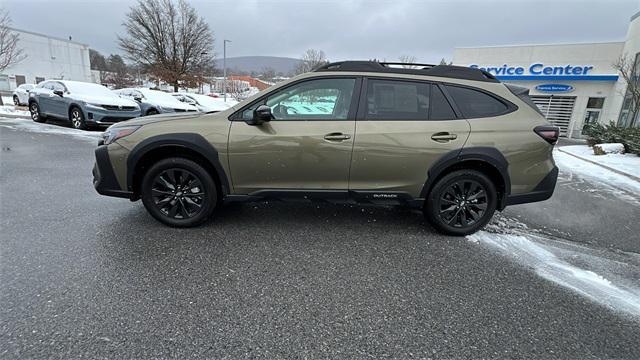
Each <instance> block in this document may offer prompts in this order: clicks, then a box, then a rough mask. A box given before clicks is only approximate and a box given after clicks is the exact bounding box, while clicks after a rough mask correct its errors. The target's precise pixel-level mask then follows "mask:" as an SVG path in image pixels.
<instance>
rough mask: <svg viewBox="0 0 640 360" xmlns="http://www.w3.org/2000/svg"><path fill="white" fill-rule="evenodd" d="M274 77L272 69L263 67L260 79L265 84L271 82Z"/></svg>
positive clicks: (274, 72) (274, 71) (274, 73)
mask: <svg viewBox="0 0 640 360" xmlns="http://www.w3.org/2000/svg"><path fill="white" fill-rule="evenodd" d="M275 77H276V70H275V69H274V68H272V67H268V66H266V67H264V68H262V71H261V74H260V78H261V79H262V80H264V81H267V82H273V78H275Z"/></svg>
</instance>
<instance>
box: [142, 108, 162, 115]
mask: <svg viewBox="0 0 640 360" xmlns="http://www.w3.org/2000/svg"><path fill="white" fill-rule="evenodd" d="M158 114H159V112H158V110H156V109H149V110H148V111H147V113H146V114H145V116H149V115H158Z"/></svg>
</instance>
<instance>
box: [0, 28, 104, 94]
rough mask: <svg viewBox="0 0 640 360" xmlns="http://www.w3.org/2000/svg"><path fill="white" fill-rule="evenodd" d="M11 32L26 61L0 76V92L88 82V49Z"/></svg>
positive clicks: (79, 45) (43, 36) (27, 33)
mask: <svg viewBox="0 0 640 360" xmlns="http://www.w3.org/2000/svg"><path fill="white" fill-rule="evenodd" d="M12 30H13V31H15V32H16V33H18V34H19V36H20V38H19V42H18V46H19V47H20V48H22V49H23V51H24V54H25V55H26V58H25V59H24V60H22V61H21V62H19V63H17V64H15V65H12V66H10V67H8V68H7V69H5V70H4V71H3V72H2V74H0V91H10V90H13V89H15V88H16V87H17V86H18V85H21V84H25V83H26V84H37V83H39V82H40V81H43V80H48V79H64V80H77V81H87V82H91V81H92V77H91V66H90V63H89V46H88V45H86V44H81V43H78V42H75V41H70V40H65V39H59V38H55V37H51V36H47V35H43V34H37V33H34V32H31V31H25V30H18V29H12Z"/></svg>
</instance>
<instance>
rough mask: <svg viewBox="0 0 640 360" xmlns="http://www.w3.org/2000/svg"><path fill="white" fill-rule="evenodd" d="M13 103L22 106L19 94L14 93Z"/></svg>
mask: <svg viewBox="0 0 640 360" xmlns="http://www.w3.org/2000/svg"><path fill="white" fill-rule="evenodd" d="M13 105H15V106H20V99H19V98H18V96H17V95H13Z"/></svg>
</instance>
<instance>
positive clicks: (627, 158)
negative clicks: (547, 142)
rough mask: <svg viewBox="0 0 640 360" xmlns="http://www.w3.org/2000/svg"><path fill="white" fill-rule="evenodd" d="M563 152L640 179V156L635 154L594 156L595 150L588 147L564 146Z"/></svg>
mask: <svg viewBox="0 0 640 360" xmlns="http://www.w3.org/2000/svg"><path fill="white" fill-rule="evenodd" d="M560 150H561V151H566V152H568V153H571V154H575V155H577V156H580V157H582V158H585V159H588V160H590V161H594V162H597V163H599V164H602V165H606V166H608V167H610V168H612V169H616V170H618V171H621V172H623V173H626V174H630V175H633V176H635V177H639V178H640V156H638V155H635V154H607V155H594V154H593V149H591V148H590V147H588V146H586V145H571V146H563V147H561V148H560Z"/></svg>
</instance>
